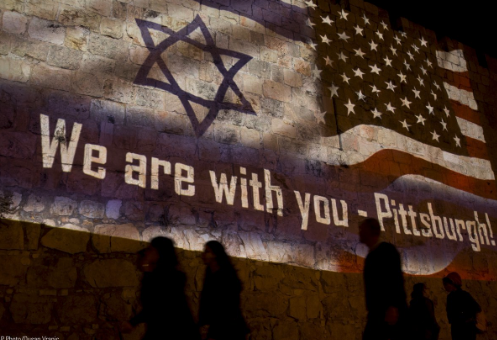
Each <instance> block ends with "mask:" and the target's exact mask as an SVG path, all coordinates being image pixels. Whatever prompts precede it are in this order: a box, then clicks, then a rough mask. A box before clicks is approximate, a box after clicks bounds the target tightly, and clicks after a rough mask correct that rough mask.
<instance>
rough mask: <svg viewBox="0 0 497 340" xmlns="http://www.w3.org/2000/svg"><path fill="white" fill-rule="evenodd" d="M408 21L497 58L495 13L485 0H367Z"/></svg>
mask: <svg viewBox="0 0 497 340" xmlns="http://www.w3.org/2000/svg"><path fill="white" fill-rule="evenodd" d="M368 2H370V3H373V4H375V5H376V6H378V7H380V8H383V9H386V10H387V11H388V12H390V15H395V14H397V15H398V16H400V17H405V18H407V19H409V20H410V21H413V22H415V23H417V24H420V25H422V26H424V27H426V28H429V29H431V30H434V31H435V32H437V34H438V35H439V36H440V37H442V36H447V37H449V38H452V39H455V40H458V41H460V42H462V43H464V44H465V45H468V46H470V47H473V48H474V49H476V50H477V51H479V52H483V53H485V54H488V55H490V56H492V57H494V58H497V43H496V41H495V37H494V35H495V33H496V32H497V29H496V28H497V25H496V24H495V13H494V11H493V10H492V8H491V3H492V2H489V1H467V2H457V1H453V0H452V1H449V0H417V1H399V0H369V1H368Z"/></svg>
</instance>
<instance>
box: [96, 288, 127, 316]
mask: <svg viewBox="0 0 497 340" xmlns="http://www.w3.org/2000/svg"><path fill="white" fill-rule="evenodd" d="M101 302H102V305H101V308H100V311H101V312H102V314H103V315H104V317H106V318H108V319H111V320H119V321H127V320H129V319H130V317H131V314H132V308H131V307H132V305H131V303H127V302H126V301H124V300H123V299H122V297H121V296H118V295H117V294H111V295H110V296H109V297H107V295H106V296H104V298H103V300H102V301H101Z"/></svg>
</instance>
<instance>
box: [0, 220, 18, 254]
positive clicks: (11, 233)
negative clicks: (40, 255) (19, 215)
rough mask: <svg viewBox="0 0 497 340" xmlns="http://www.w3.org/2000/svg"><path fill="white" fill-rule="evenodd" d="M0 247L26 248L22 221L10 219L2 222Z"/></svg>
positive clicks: (0, 225)
mask: <svg viewBox="0 0 497 340" xmlns="http://www.w3.org/2000/svg"><path fill="white" fill-rule="evenodd" d="M0 249H7V250H8V249H24V231H23V228H22V222H18V221H9V223H8V224H7V223H2V224H0Z"/></svg>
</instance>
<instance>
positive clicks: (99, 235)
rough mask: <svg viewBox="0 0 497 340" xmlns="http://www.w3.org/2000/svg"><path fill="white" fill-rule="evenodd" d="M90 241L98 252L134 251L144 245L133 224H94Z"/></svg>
mask: <svg viewBox="0 0 497 340" xmlns="http://www.w3.org/2000/svg"><path fill="white" fill-rule="evenodd" d="M92 243H93V246H94V247H95V248H96V249H97V250H98V251H99V252H100V253H111V252H125V253H136V252H138V251H139V250H141V249H143V248H145V246H146V245H145V243H143V242H140V233H139V232H138V229H136V227H135V226H133V224H99V225H96V226H95V230H94V234H93V235H92Z"/></svg>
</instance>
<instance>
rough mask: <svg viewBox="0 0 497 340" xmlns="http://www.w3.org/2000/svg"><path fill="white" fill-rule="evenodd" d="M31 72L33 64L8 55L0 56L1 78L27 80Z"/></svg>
mask: <svg viewBox="0 0 497 340" xmlns="http://www.w3.org/2000/svg"><path fill="white" fill-rule="evenodd" d="M30 74H31V65H29V64H28V63H26V62H24V61H22V60H19V59H11V58H8V57H4V56H2V57H0V78H3V79H7V80H12V81H19V82H24V83H25V82H27V81H28V79H29V76H30Z"/></svg>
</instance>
